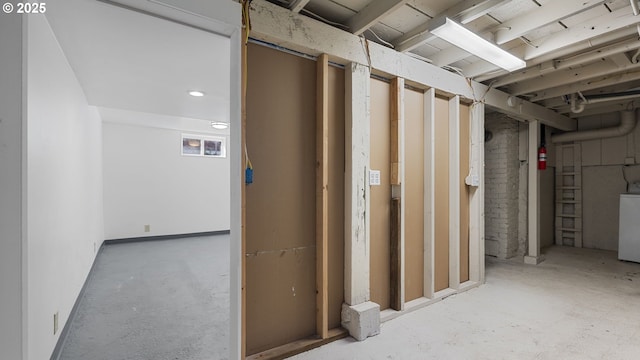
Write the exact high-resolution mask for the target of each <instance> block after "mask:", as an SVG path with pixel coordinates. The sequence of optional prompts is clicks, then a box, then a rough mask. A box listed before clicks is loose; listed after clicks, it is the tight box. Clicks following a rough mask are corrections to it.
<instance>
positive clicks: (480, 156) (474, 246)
mask: <svg viewBox="0 0 640 360" xmlns="http://www.w3.org/2000/svg"><path fill="white" fill-rule="evenodd" d="M469 117H470V121H471V124H470V127H471V129H470V133H471V155H470V157H469V158H470V160H471V161H470V165H471V166H470V167H471V171H470V173H469V176H470V178H467V180H466V183H467V184H468V185H472V187H471V192H470V194H469V280H471V281H474V282H481V283H483V282H484V104H483V103H481V102H476V103H473V105H471V112H470V116H469ZM475 177H477V178H475ZM474 185H475V186H474Z"/></svg>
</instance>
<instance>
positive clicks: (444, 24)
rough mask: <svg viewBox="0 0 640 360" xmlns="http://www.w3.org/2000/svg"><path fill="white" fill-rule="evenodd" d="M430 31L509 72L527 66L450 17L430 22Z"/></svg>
mask: <svg viewBox="0 0 640 360" xmlns="http://www.w3.org/2000/svg"><path fill="white" fill-rule="evenodd" d="M429 31H430V32H431V33H432V34H433V35H435V36H437V37H439V38H441V39H442V40H445V41H447V42H449V43H451V44H452V45H455V46H457V47H459V48H461V49H462V50H465V51H466V52H468V53H470V54H472V55H475V56H477V57H479V58H481V59H483V60H486V61H488V62H490V63H492V64H494V65H496V66H499V67H501V68H503V69H505V70H507V71H515V70H518V69H522V68H524V67H526V66H527V63H526V62H525V61H524V60H522V59H520V58H518V57H516V56H514V55H513V54H510V53H509V52H507V51H505V50H503V49H502V48H500V47H499V46H498V45H496V44H493V43H491V42H490V41H487V40H486V39H484V38H483V37H481V36H479V35H477V34H475V33H474V32H472V31H471V30H469V29H467V28H465V27H464V26H462V25H460V24H458V23H457V22H455V21H453V20H451V19H449V18H448V17H442V18H439V19H434V20H432V21H431V22H429Z"/></svg>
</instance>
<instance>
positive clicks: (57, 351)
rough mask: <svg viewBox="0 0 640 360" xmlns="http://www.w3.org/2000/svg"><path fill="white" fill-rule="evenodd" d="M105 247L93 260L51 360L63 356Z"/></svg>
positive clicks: (102, 247) (56, 359)
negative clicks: (68, 337) (74, 320)
mask: <svg viewBox="0 0 640 360" xmlns="http://www.w3.org/2000/svg"><path fill="white" fill-rule="evenodd" d="M104 245H105V244H104V242H103V243H102V245H100V249H98V252H97V253H96V256H95V257H94V258H93V264H91V269H90V270H89V274H88V275H87V278H86V279H85V280H84V284H83V285H82V288H81V289H80V293H79V294H78V297H77V298H76V301H75V303H74V304H73V307H72V308H71V312H70V313H69V317H68V318H67V322H66V323H65V324H64V327H63V328H62V332H61V333H60V337H59V338H58V342H56V347H54V348H53V353H51V358H50V360H59V359H60V355H62V349H63V348H64V344H65V342H66V341H67V335H68V334H69V329H70V328H71V323H72V322H73V319H75V317H76V315H77V313H78V308H79V307H80V304H81V303H82V300H83V299H84V294H85V292H86V290H87V284H89V281H90V280H91V278H92V277H93V274H94V270H95V268H96V263H97V262H98V257H99V256H100V254H101V253H102V251H103V250H104Z"/></svg>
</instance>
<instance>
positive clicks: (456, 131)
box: [449, 95, 460, 289]
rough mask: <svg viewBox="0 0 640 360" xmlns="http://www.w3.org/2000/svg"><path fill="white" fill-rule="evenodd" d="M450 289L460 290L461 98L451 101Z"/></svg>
mask: <svg viewBox="0 0 640 360" xmlns="http://www.w3.org/2000/svg"><path fill="white" fill-rule="evenodd" d="M449 287H450V288H451V289H458V288H460V97H459V96H457V95H456V96H454V97H452V98H451V99H449Z"/></svg>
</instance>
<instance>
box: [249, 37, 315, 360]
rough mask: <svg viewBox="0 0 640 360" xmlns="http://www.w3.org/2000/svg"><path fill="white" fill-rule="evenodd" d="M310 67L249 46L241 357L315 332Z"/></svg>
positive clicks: (307, 62)
mask: <svg viewBox="0 0 640 360" xmlns="http://www.w3.org/2000/svg"><path fill="white" fill-rule="evenodd" d="M315 94H316V64H315V62H314V61H311V60H307V59H303V58H300V57H297V56H293V55H289V54H285V53H282V52H279V51H276V50H273V49H269V48H266V47H262V46H259V45H249V48H248V90H247V127H246V129H247V130H246V131H247V134H246V137H247V140H246V141H247V150H248V154H249V158H250V159H251V162H252V163H253V169H254V178H253V180H254V181H253V184H251V185H249V186H247V188H246V224H245V226H246V282H247V284H246V296H247V299H246V302H247V303H246V314H247V315H246V316H247V320H246V321H247V323H246V331H247V340H246V341H247V344H246V345H247V354H248V355H250V354H253V353H257V352H260V351H263V350H266V349H270V348H273V347H276V346H280V345H283V344H287V343H289V342H292V341H295V340H299V339H303V338H307V337H309V336H312V335H315V333H316V287H315V277H316V261H315V258H316V248H315V243H316V238H315V211H316V205H315V201H316V199H315V193H316V191H315V180H316V179H315V164H316V153H315V151H316V148H315V144H316V121H315V118H316V114H315V108H316V104H315V103H316V96H315Z"/></svg>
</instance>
